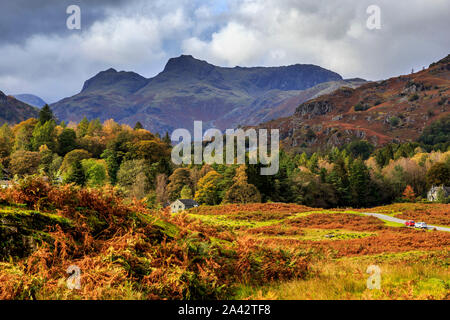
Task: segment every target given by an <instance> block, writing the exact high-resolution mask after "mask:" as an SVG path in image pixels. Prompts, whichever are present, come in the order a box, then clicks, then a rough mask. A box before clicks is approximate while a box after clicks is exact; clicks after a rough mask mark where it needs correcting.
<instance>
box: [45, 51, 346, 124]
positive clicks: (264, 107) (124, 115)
mask: <svg viewBox="0 0 450 320" xmlns="http://www.w3.org/2000/svg"><path fill="white" fill-rule="evenodd" d="M330 81H331V82H336V81H337V82H339V81H342V77H341V76H340V75H339V74H337V73H334V72H332V71H329V70H326V69H323V68H321V67H318V66H314V65H301V64H296V65H291V66H285V67H255V68H242V67H235V68H223V67H217V66H214V65H212V64H209V63H207V62H206V61H201V60H197V59H195V58H193V57H192V56H186V55H182V56H180V57H178V58H172V59H170V60H169V61H168V62H167V64H166V66H165V68H164V70H163V71H162V72H161V73H160V74H158V75H157V76H155V77H154V78H150V79H146V78H144V77H142V76H140V75H138V74H136V73H134V72H124V71H121V72H117V71H116V70H114V69H108V70H106V71H102V72H100V73H98V74H97V75H96V76H94V77H93V78H91V79H89V80H87V81H86V82H85V84H84V86H83V89H82V91H81V92H80V93H79V94H77V95H75V96H73V97H68V98H65V99H63V100H61V101H59V102H57V103H54V104H53V105H51V107H52V109H53V111H54V113H55V115H56V116H57V117H58V118H59V119H61V120H66V121H79V120H81V118H82V117H83V116H87V117H88V118H89V119H93V118H100V120H102V121H103V120H106V119H109V118H114V119H115V120H116V121H119V122H122V123H127V124H130V125H134V124H135V123H136V122H137V121H140V122H141V123H142V124H143V125H144V126H145V127H146V128H147V129H150V130H151V131H156V132H160V133H163V132H165V131H172V130H173V129H175V128H188V129H190V128H191V127H192V125H193V121H194V120H203V121H204V125H205V126H206V127H211V126H216V127H218V128H220V129H226V128H234V127H237V126H238V125H244V124H257V123H260V122H261V121H264V120H265V119H267V118H266V117H267V116H271V115H270V113H271V112H272V109H273V108H278V111H277V112H276V113H275V114H274V115H273V116H278V115H288V114H292V112H293V111H294V107H293V106H294V105H293V104H292V103H289V102H288V100H289V99H293V98H295V97H298V98H297V100H295V99H294V100H293V101H296V103H295V105H298V102H299V101H304V100H302V99H303V98H302V95H304V96H305V97H307V96H309V95H308V94H304V93H303V90H306V89H310V88H312V87H314V86H316V85H318V84H322V83H325V82H330ZM335 85H336V84H332V85H330V86H335ZM325 87H326V85H325ZM323 89H324V88H322V89H321V90H323ZM318 91H320V90H319V89H317V90H315V91H312V92H311V93H310V95H312V96H314V92H318ZM283 104H285V108H284V107H283ZM284 109H286V110H287V111H286V110H284Z"/></svg>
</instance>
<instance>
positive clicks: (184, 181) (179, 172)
mask: <svg viewBox="0 0 450 320" xmlns="http://www.w3.org/2000/svg"><path fill="white" fill-rule="evenodd" d="M169 181H170V182H169V184H168V185H167V193H168V196H169V200H170V201H173V200H176V199H177V198H179V197H180V193H181V189H183V187H184V186H185V185H188V186H190V185H191V184H192V183H191V177H190V172H189V169H187V168H178V169H176V170H175V171H174V172H173V173H172V175H171V176H170V177H169Z"/></svg>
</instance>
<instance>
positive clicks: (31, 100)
mask: <svg viewBox="0 0 450 320" xmlns="http://www.w3.org/2000/svg"><path fill="white" fill-rule="evenodd" d="M13 97H14V98H16V99H17V100H20V101H22V102H25V103H26V104H29V105H30V106H33V107H37V108H42V107H43V106H45V105H46V104H47V102H45V101H44V100H42V99H41V98H40V97H38V96H36V95H34V94H29V93H22V94H13Z"/></svg>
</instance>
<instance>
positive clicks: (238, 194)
mask: <svg viewBox="0 0 450 320" xmlns="http://www.w3.org/2000/svg"><path fill="white" fill-rule="evenodd" d="M233 180H234V184H233V185H232V186H231V187H230V188H229V189H228V191H227V193H226V194H225V198H224V202H225V203H252V202H261V194H260V193H259V191H258V189H257V188H256V187H255V186H254V185H253V184H249V183H248V182H247V174H246V171H245V165H242V166H240V167H239V168H237V169H236V175H235V177H234V179H233Z"/></svg>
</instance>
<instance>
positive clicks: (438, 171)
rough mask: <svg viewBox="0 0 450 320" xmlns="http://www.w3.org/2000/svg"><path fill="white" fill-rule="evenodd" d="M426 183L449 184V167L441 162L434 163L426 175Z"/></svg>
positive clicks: (431, 184)
mask: <svg viewBox="0 0 450 320" xmlns="http://www.w3.org/2000/svg"><path fill="white" fill-rule="evenodd" d="M426 179H427V183H428V185H429V186H430V187H431V186H433V185H436V186H441V185H450V169H449V167H448V166H446V165H445V163H443V162H438V163H435V164H434V165H433V166H432V167H431V168H430V170H428V172H427V175H426Z"/></svg>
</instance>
